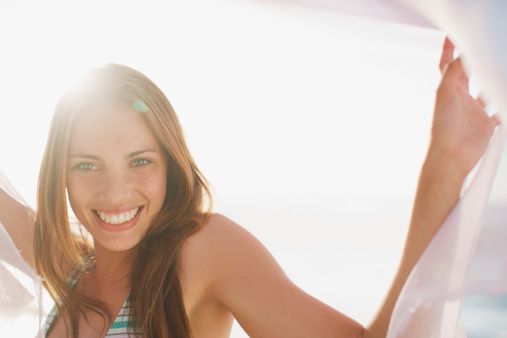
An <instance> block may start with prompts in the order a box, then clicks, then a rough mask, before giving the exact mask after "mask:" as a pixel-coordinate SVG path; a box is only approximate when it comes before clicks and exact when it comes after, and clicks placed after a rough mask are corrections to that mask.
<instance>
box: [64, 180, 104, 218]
mask: <svg viewBox="0 0 507 338" xmlns="http://www.w3.org/2000/svg"><path fill="white" fill-rule="evenodd" d="M97 184H98V182H96V179H94V178H93V177H85V176H80V175H76V174H69V176H68V178H67V194H68V196H69V202H70V204H71V207H72V209H74V210H75V209H76V208H79V207H82V206H83V205H84V204H85V203H86V201H87V199H88V197H89V196H90V195H91V194H92V193H93V189H94V187H96V186H97ZM75 211H76V210H75Z"/></svg>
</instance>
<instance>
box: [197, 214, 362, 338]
mask: <svg viewBox="0 0 507 338" xmlns="http://www.w3.org/2000/svg"><path fill="white" fill-rule="evenodd" d="M203 230H204V231H205V232H208V234H207V235H206V236H205V237H206V242H207V244H206V250H207V252H208V254H207V255H206V257H207V258H206V263H207V264H208V266H209V267H210V271H211V274H212V280H211V283H210V286H209V293H210V294H211V296H212V297H213V298H214V299H216V300H217V301H218V302H220V303H222V304H223V305H224V306H225V307H226V308H228V309H229V310H230V311H231V313H232V314H233V315H234V317H235V318H236V320H237V321H238V322H239V324H240V325H241V326H242V327H243V329H244V330H245V331H246V332H247V333H248V334H249V336H251V337H255V338H262V337H266V338H267V337H279V338H284V337H287V338H288V337H290V338H296V337H301V338H303V337H305V338H306V337H319V338H339V337H343V338H345V337H346V338H352V337H362V332H363V328H362V326H361V325H360V324H358V323H357V322H355V321H353V320H352V319H350V318H348V317H347V316H345V315H343V314H342V313H340V312H338V311H336V310H335V309H333V308H331V307H330V306H328V305H326V304H324V303H322V302H320V301H319V300H317V299H315V298H313V297H312V296H310V295H308V294H307V293H305V292H304V291H302V290H301V289H299V288H298V287H297V286H296V285H294V284H293V283H292V282H291V281H290V280H289V279H288V277H287V276H286V275H285V273H284V272H283V271H282V269H281V267H280V266H279V265H278V263H277V262H276V261H275V259H274V258H273V256H272V255H271V254H270V253H269V252H268V251H267V249H266V248H265V247H264V246H263V245H262V244H261V243H260V242H259V241H258V240H257V239H256V238H255V237H254V236H253V235H252V234H250V233H249V232H248V231H246V230H245V229H243V228H242V227H240V226H239V225H237V224H235V223H234V222H232V221H231V220H229V219H227V218H226V217H224V216H221V215H215V216H214V217H213V218H212V220H210V222H209V223H208V224H207V226H206V227H204V229H203Z"/></svg>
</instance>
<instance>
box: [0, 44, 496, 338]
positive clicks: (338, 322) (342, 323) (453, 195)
mask: <svg viewBox="0 0 507 338" xmlns="http://www.w3.org/2000/svg"><path fill="white" fill-rule="evenodd" d="M440 68H441V71H442V74H443V76H442V80H441V83H440V86H439V88H438V91H437V99H436V104H435V112H434V122H433V129H432V138H431V142H430V147H429V150H428V154H427V157H426V161H425V163H424V165H423V168H422V171H421V175H420V179H419V185H418V190H417V195H416V198H415V202H414V209H413V213H412V219H411V224H410V229H409V233H408V237H407V241H406V246H405V250H404V254H403V257H402V260H401V263H400V266H399V269H398V272H397V274H396V276H395V279H394V281H393V284H392V286H391V288H390V290H389V292H388V294H387V297H386V299H385V301H384V303H383V304H382V306H381V308H380V310H379V312H378V314H377V315H376V316H375V318H374V320H373V321H372V323H371V324H370V325H368V327H363V326H362V325H361V324H359V323H357V322H355V321H354V320H352V319H350V318H348V317H347V316H345V315H344V314H342V313H340V312H338V311H337V310H335V309H333V308H331V307H330V306H328V305H326V304H324V303H322V302H320V301H319V300H317V299H315V298H313V297H312V296H310V295H308V294H307V293H305V292H304V291H302V290H301V289H299V288H298V287H297V286H296V285H294V284H293V283H292V282H291V281H290V280H289V279H288V278H287V276H286V275H285V274H284V272H283V271H282V269H281V267H280V266H279V265H278V264H277V263H276V261H275V259H274V258H273V257H272V256H271V255H270V253H269V252H268V251H267V249H266V248H265V247H264V246H263V245H262V244H261V243H260V242H259V241H258V240H257V239H256V238H255V237H254V236H252V235H251V234H250V233H248V232H247V231H246V230H245V229H243V228H242V227H241V226H240V225H238V224H236V223H234V222H233V221H231V220H229V219H227V218H226V217H224V216H222V215H219V214H214V215H213V216H212V217H211V219H210V220H209V222H208V223H207V224H206V226H205V227H203V229H202V230H200V231H198V232H197V233H195V234H194V235H192V236H191V237H189V238H188V239H187V240H186V241H185V243H184V244H183V250H182V271H181V273H180V275H179V278H180V281H181V285H182V288H183V298H184V303H185V309H186V312H187V315H188V318H189V320H190V325H191V329H192V332H193V334H194V336H195V337H196V338H205V337H210V338H220V337H224V338H225V337H228V336H229V332H230V328H231V324H232V320H233V318H234V317H235V318H236V319H237V320H238V322H239V323H240V325H241V326H242V327H243V329H244V330H245V331H246V332H247V333H248V334H249V336H251V337H255V338H264V337H265V338H268V337H270V338H271V337H282V338H283V337H287V338H288V337H291V338H294V337H301V338H303V337H305V338H306V337H320V338H354V337H356V338H364V337H367V338H380V337H385V335H386V332H387V327H388V325H389V318H390V316H391V313H392V310H393V307H394V304H395V301H396V299H397V297H398V295H399V292H400V291H401V288H402V286H403V284H404V283H405V280H406V278H407V276H408V274H409V273H410V271H411V270H412V268H413V266H414V265H415V263H416V262H417V259H418V258H419V257H420V255H421V254H422V252H423V251H424V249H425V248H426V246H427V245H428V243H429V241H430V240H431V238H432V237H433V235H434V234H435V232H436V231H437V230H438V228H439V227H440V225H441V224H442V223H443V221H444V219H445V217H446V216H447V215H448V214H449V212H450V210H451V209H452V208H453V206H454V205H455V204H456V202H457V200H458V198H459V192H460V189H461V186H462V184H463V180H464V178H465V177H466V175H467V173H468V172H469V171H470V170H471V169H472V168H473V166H474V165H475V164H476V163H477V161H478V160H479V158H480V156H481V155H482V154H483V152H484V150H485V148H486V146H487V143H488V141H489V139H490V137H491V135H492V132H493V131H494V128H495V126H496V125H497V124H498V120H497V119H496V117H491V118H490V117H488V116H487V115H486V114H485V112H484V105H483V103H482V101H481V100H480V99H474V98H473V97H471V96H470V94H469V93H468V79H467V77H466V74H465V71H464V69H463V66H462V64H461V61H460V60H459V59H458V60H454V59H453V46H452V44H451V43H450V42H448V41H446V43H445V45H444V50H443V53H442V59H441V63H440ZM129 109H130V108H129V107H127V106H122V105H103V106H100V107H95V108H94V109H92V110H91V111H89V112H88V114H85V115H82V117H81V118H82V121H81V123H79V124H76V127H75V130H74V134H73V139H72V142H71V154H74V155H75V154H81V155H82V154H83V153H85V154H92V155H94V156H97V157H99V158H100V159H93V160H90V159H89V158H85V159H83V158H78V157H74V158H72V157H71V158H70V159H69V168H74V169H69V170H70V172H69V173H70V174H69V180H68V182H67V184H68V189H69V194H70V200H71V205H72V207H73V209H74V211H75V213H76V215H77V216H78V218H79V219H80V220H81V221H82V223H83V224H86V226H87V228H88V230H89V231H90V232H91V233H92V235H93V236H94V239H95V246H96V249H95V250H96V261H97V264H96V267H95V269H94V270H93V271H92V272H91V273H89V274H85V275H84V276H83V277H82V278H81V280H80V281H79V284H78V286H77V287H78V288H79V289H80V290H81V291H83V292H84V293H86V294H87V295H89V296H91V297H94V298H97V299H100V300H102V301H104V302H105V303H106V304H107V306H108V308H109V310H110V311H111V313H112V314H113V316H115V314H117V313H118V311H119V309H120V307H121V305H122V303H123V301H124V299H125V297H126V295H127V293H128V290H129V285H128V282H127V278H126V276H127V275H128V273H129V259H128V257H129V254H130V253H131V250H132V248H133V247H134V246H135V244H136V243H137V242H138V241H139V239H140V236H142V233H143V231H144V230H145V229H146V227H148V226H149V221H150V220H151V219H152V218H153V216H154V215H155V214H156V212H157V211H158V210H159V208H160V205H161V204H160V201H161V198H162V197H163V195H164V194H165V191H161V190H160V189H159V188H157V187H160V186H161V185H160V183H162V182H165V181H164V180H165V177H164V175H163V172H164V170H165V166H166V165H167V164H166V163H165V160H164V158H163V156H162V155H161V154H162V153H161V151H160V148H159V147H158V144H157V142H156V140H155V139H154V137H153V135H151V133H150V132H149V130H147V126H146V125H145V124H144V122H143V121H142V120H139V118H138V116H137V115H136V113H135V112H133V111H132V110H129ZM98 119H100V123H97V122H98V121H99V120H98ZM133 135H135V137H133ZM92 136H93V137H92ZM83 147H85V148H86V149H84V148H83ZM142 149H152V150H153V151H151V152H148V153H142V154H137V155H136V156H133V157H127V155H128V154H129V153H132V152H134V151H137V150H142ZM71 156H72V155H71ZM142 159H148V160H149V161H150V163H149V164H148V163H147V162H144V161H143V160H142ZM83 162H91V163H92V165H84V166H83V165H82V166H81V167H80V168H81V169H79V170H75V166H76V164H79V163H83ZM97 168H98V169H97ZM85 169H86V170H85ZM95 169H97V170H95ZM162 186H163V185H162ZM0 205H1V206H2V208H0V220H1V221H2V223H4V224H5V225H6V228H7V230H8V231H9V232H10V234H11V236H12V237H13V240H14V242H15V243H16V244H17V246H18V247H19V248H22V249H23V255H24V257H25V259H27V261H28V262H30V263H31V264H32V265H33V251H31V250H30V248H31V240H32V239H33V223H31V221H30V217H27V216H26V213H27V210H26V208H24V207H22V206H20V205H18V204H17V203H16V202H14V201H13V200H12V199H10V198H9V197H8V196H7V195H6V194H5V193H3V192H2V191H0ZM136 205H144V206H145V207H144V208H143V209H142V211H141V213H142V214H141V217H140V218H139V222H138V223H137V225H136V226H135V227H133V228H132V229H129V230H125V231H123V232H121V233H120V232H119V233H108V232H107V231H104V230H102V229H101V228H100V226H99V223H98V221H97V219H95V218H94V217H97V216H96V214H95V213H94V212H93V209H103V210H104V211H106V212H108V211H111V210H112V211H114V210H115V209H118V208H127V209H128V208H131V207H134V206H136ZM3 206H7V207H5V208H4V207H3ZM101 325H102V321H101V320H100V318H99V317H98V316H93V315H92V316H91V317H90V321H89V322H88V323H87V322H85V321H81V322H80V336H81V337H100V336H103V335H104V334H105V332H106V331H107V329H104V330H101V329H100V328H101ZM49 336H50V337H66V336H67V335H66V332H65V328H64V325H63V321H62V320H61V319H60V320H58V321H57V322H56V324H55V326H54V327H53V330H52V331H51V333H50V335H49Z"/></svg>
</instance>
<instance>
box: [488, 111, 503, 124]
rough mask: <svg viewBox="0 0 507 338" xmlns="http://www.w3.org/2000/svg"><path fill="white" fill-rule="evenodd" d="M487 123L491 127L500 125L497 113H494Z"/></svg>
mask: <svg viewBox="0 0 507 338" xmlns="http://www.w3.org/2000/svg"><path fill="white" fill-rule="evenodd" d="M489 121H490V123H491V124H492V125H493V126H495V127H496V126H498V125H500V123H501V122H502V121H501V120H500V115H498V113H496V114H495V115H492V116H491V117H490V118H489Z"/></svg>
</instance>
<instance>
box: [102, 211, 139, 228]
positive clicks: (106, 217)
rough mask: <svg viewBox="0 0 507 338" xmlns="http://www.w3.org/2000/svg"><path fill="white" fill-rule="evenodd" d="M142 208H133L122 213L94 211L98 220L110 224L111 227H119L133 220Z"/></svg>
mask: <svg viewBox="0 0 507 338" xmlns="http://www.w3.org/2000/svg"><path fill="white" fill-rule="evenodd" d="M141 209H142V207H135V208H133V209H130V210H126V211H122V212H119V213H118V212H116V213H112V212H108V211H104V210H94V211H95V214H96V215H97V216H99V218H100V220H102V221H103V222H104V223H107V224H111V225H119V224H123V223H126V222H128V221H130V220H132V219H134V218H135V217H136V216H137V214H138V212H139V210H141Z"/></svg>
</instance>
